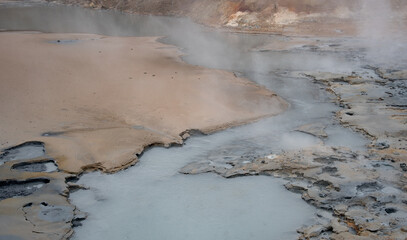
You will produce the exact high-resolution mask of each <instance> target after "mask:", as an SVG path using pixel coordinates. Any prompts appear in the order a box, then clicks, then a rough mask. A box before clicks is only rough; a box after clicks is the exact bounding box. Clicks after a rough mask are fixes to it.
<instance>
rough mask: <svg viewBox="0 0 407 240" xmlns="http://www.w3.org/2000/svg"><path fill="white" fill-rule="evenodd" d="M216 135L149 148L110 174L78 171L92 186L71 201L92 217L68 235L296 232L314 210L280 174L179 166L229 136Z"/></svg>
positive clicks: (264, 235) (275, 235)
mask: <svg viewBox="0 0 407 240" xmlns="http://www.w3.org/2000/svg"><path fill="white" fill-rule="evenodd" d="M220 135H222V136H218V135H217V134H215V135H211V136H206V137H194V138H192V139H190V140H188V141H187V144H186V145H185V146H183V147H181V148H171V149H163V148H154V149H152V150H150V151H148V152H146V153H145V154H144V155H143V157H142V159H141V162H140V163H139V164H137V166H136V167H132V168H130V169H127V170H125V171H122V172H119V173H116V174H112V175H105V174H100V173H91V174H86V175H85V176H83V177H81V179H80V181H79V183H80V184H85V185H87V186H91V189H90V190H88V191H78V192H75V193H73V194H72V195H71V200H72V202H73V203H74V204H75V205H77V206H78V207H79V208H80V209H84V210H86V211H87V212H89V213H90V216H89V218H88V219H87V220H86V221H84V222H83V227H78V228H76V234H75V236H74V238H73V239H134V238H139V239H146V240H147V239H241V240H243V239H295V238H296V235H297V233H296V231H295V229H297V228H298V227H299V226H301V225H302V224H305V223H312V221H313V212H314V211H315V210H314V208H313V207H311V206H309V205H308V204H306V203H305V202H304V201H303V200H301V198H300V196H299V195H298V194H294V193H291V192H288V191H287V190H285V188H284V187H283V186H282V184H283V180H276V179H273V178H270V177H264V176H258V177H245V178H233V179H224V178H222V177H220V176H217V175H215V174H202V175H195V176H188V175H182V174H179V173H178V170H179V169H180V168H182V167H183V166H184V165H185V164H187V163H188V162H190V161H193V160H196V159H198V158H200V157H201V156H202V155H203V154H206V153H208V151H212V150H214V149H216V148H217V147H218V146H220V144H222V142H224V141H225V140H226V139H225V138H228V136H225V135H224V134H220ZM226 135H227V134H226ZM229 135H231V134H229Z"/></svg>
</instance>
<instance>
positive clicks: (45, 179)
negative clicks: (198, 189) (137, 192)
mask: <svg viewBox="0 0 407 240" xmlns="http://www.w3.org/2000/svg"><path fill="white" fill-rule="evenodd" d="M58 39H60V37H59V38H58ZM328 45H329V47H327V46H328ZM328 45H327V44H326V43H325V42H323V41H319V40H317V41H313V40H312V41H310V40H309V39H306V40H305V42H304V39H301V38H300V39H299V40H298V41H296V39H295V38H294V40H293V41H288V42H283V43H282V44H281V45H280V46H277V47H276V48H274V47H275V46H276V45H266V46H262V47H260V48H258V49H256V50H257V51H270V52H278V51H292V52H296V51H313V52H321V53H323V52H324V51H326V48H328V49H329V51H332V49H334V51H336V52H337V53H338V54H344V55H346V54H348V53H349V49H348V48H347V47H346V46H341V45H337V43H335V42H333V43H330V44H328ZM354 49H357V48H354ZM354 49H352V51H355V50H354ZM361 53H363V51H362V52H358V50H356V53H355V52H353V53H351V54H349V55H353V54H361ZM369 64H371V63H369ZM406 70H407V67H406V66H399V67H398V68H397V69H392V68H390V67H387V66H380V65H375V64H371V65H368V66H365V68H358V67H355V69H354V71H353V72H348V73H330V72H308V71H292V70H291V71H281V72H280V71H278V72H275V73H274V74H276V75H281V76H284V77H290V78H304V77H306V78H309V79H311V80H313V81H314V82H315V83H316V84H320V85H321V86H322V87H323V88H325V89H326V90H327V91H328V92H330V93H332V94H333V97H332V102H334V103H335V104H337V105H338V106H340V107H341V108H342V109H341V110H340V111H337V112H336V117H337V120H338V121H339V122H340V123H341V124H342V125H343V126H345V127H348V128H352V129H354V130H356V131H358V132H360V133H361V134H363V135H365V136H366V137H368V138H369V139H371V141H370V145H369V146H368V148H367V149H366V150H360V151H354V150H351V149H347V148H343V147H337V146H327V145H326V144H324V143H323V141H324V139H329V138H330V135H329V134H326V132H325V126H324V124H319V123H316V124H311V125H303V126H298V128H296V129H292V130H293V131H300V132H305V133H307V134H309V135H311V136H314V137H315V138H318V139H321V140H322V144H320V145H318V146H313V147H310V148H307V149H302V150H296V151H289V150H288V151H284V152H281V153H276V154H271V155H267V156H264V157H256V156H254V157H253V156H251V157H250V158H242V159H240V160H234V161H226V162H224V161H220V162H216V161H215V164H214V162H213V161H212V160H211V161H207V160H202V161H199V162H195V163H191V164H189V165H187V166H185V167H184V168H183V169H181V170H180V172H181V173H184V174H199V173H205V172H215V173H217V174H219V175H221V176H223V177H226V178H231V177H239V176H246V175H267V176H273V177H283V178H285V179H288V180H289V181H290V182H289V183H288V184H286V186H285V187H286V188H287V189H288V190H290V191H293V192H297V193H300V194H301V195H302V198H303V199H304V200H305V201H307V202H308V203H310V204H311V205H313V206H316V207H317V208H319V209H321V211H320V212H318V217H319V220H318V221H319V223H318V224H316V225H313V226H308V227H306V228H301V229H299V230H298V232H299V233H300V234H301V238H303V239H324V238H330V239H401V240H404V239H405V236H406V234H407V233H406V231H407V229H406V227H407V219H406V216H407V202H406V200H405V199H407V194H406V191H407V189H406V187H405V186H406V184H407V173H406V171H407V167H406V164H407V162H406V161H407V160H406V156H407V153H406V141H407V139H406V137H405V131H406V130H405V129H406V110H405V101H406V92H405V87H406V85H405V83H406V81H407V74H406ZM245 84H247V83H245ZM263 116H264V115H261V116H260V117H263ZM260 117H256V118H254V119H250V120H249V121H243V122H250V121H252V120H255V119H258V118H260ZM243 122H236V124H235V123H232V124H230V123H227V124H226V125H222V124H221V125H218V126H216V127H209V128H205V127H204V128H195V127H194V128H191V129H200V130H201V131H202V132H204V133H212V132H214V131H217V130H221V129H224V128H227V127H230V126H235V125H240V124H241V123H243ZM137 126H139V125H137ZM383 126H386V127H383ZM153 129H154V128H153ZM88 131H89V129H86V128H85V129H80V130H79V132H88ZM90 131H92V129H91V130H90ZM44 132H45V131H42V132H41V133H44ZM193 132H194V131H191V130H190V131H188V130H185V129H184V130H183V131H178V132H177V134H175V135H174V136H176V137H178V138H179V140H180V141H181V142H182V141H183V140H185V139H186V138H187V137H189V135H191V133H193ZM47 133H58V134H48V135H51V136H48V137H54V138H55V137H58V136H60V135H61V134H62V135H67V136H68V137H75V134H77V133H76V130H75V131H56V130H52V131H51V132H50V131H47ZM70 134H71V135H72V136H70ZM48 137H47V138H48ZM42 138H44V137H42ZM42 138H38V139H39V140H41V139H42ZM96 138H98V136H96ZM33 140H34V139H33ZM170 142H171V141H169V142H167V143H164V145H165V146H170V145H171V143H170ZM181 142H178V144H181ZM18 143H20V142H18V141H16V144H18ZM172 143H173V142H172ZM2 144H3V145H4V143H3V142H2ZM48 144H51V145H52V143H51V142H49V143H48ZM161 144H162V143H161ZM154 145H156V142H153V143H150V144H147V145H143V149H144V148H145V147H147V146H148V147H151V146H154ZM8 146H10V145H8ZM27 147H29V148H30V147H33V148H34V149H28V150H24V149H25V148H27ZM51 148H52V146H51ZM143 149H142V150H141V151H139V152H138V155H137V156H140V154H142V152H143V151H144V150H143ZM27 151H28V152H34V154H36V155H35V156H34V157H33V158H32V157H29V160H27V159H22V158H21V156H19V154H23V155H24V154H27ZM45 152H46V153H47V154H48V155H45ZM62 152H64V151H62ZM65 152H66V151H65ZM55 156H57V155H53V153H52V151H48V148H47V143H46V145H45V148H44V145H43V143H42V142H41V141H37V142H27V143H25V144H22V145H17V146H16V147H11V148H7V149H5V151H3V153H2V155H1V156H0V159H1V160H2V163H3V164H2V165H1V166H0V171H1V172H2V174H1V176H2V180H1V184H0V187H4V186H8V187H7V189H8V190H7V191H8V193H6V195H7V194H9V195H10V196H12V195H20V196H24V195H27V196H29V197H28V198H25V197H23V198H8V197H9V195H7V196H6V195H4V197H7V199H5V200H2V201H1V203H2V205H3V204H4V205H3V206H4V207H2V208H1V209H2V213H3V212H4V213H5V214H2V218H3V219H2V220H1V221H0V222H1V223H2V224H3V223H7V224H8V223H9V222H10V220H11V219H13V221H16V224H15V227H13V228H9V227H8V225H7V226H6V225H4V226H1V229H7V231H3V230H2V235H3V236H12V235H13V234H15V233H16V232H18V231H20V233H19V234H20V236H26V237H28V238H31V239H32V238H33V236H32V232H31V230H30V229H33V230H32V231H34V232H35V233H36V234H38V239H66V238H69V236H70V235H71V234H72V227H74V226H76V225H77V224H78V221H80V220H83V219H85V218H86V214H84V213H82V212H80V211H78V210H77V209H76V208H75V207H74V206H72V205H71V204H70V203H69V202H68V201H67V197H68V196H69V192H70V191H75V190H77V189H85V188H86V186H80V185H77V184H75V181H76V180H77V178H78V177H79V176H80V174H81V173H82V172H84V171H85V172H86V171H94V170H102V171H107V172H116V171H118V170H120V169H123V168H126V167H128V166H131V165H133V164H134V163H135V161H131V162H130V163H129V164H125V165H121V167H119V168H114V167H113V168H106V167H104V166H103V165H101V164H99V163H95V164H88V165H86V166H85V167H82V169H81V170H80V171H78V170H74V171H73V170H67V168H66V167H64V168H63V170H64V171H60V170H58V171H56V170H55V169H54V170H52V167H50V166H48V167H46V166H45V165H41V164H46V163H51V164H52V163H54V164H57V165H58V157H55ZM35 164H37V166H36V165H35ZM38 164H39V165H38ZM24 165H26V168H25V169H24V168H21V166H24ZM30 165H31V167H30ZM225 165H226V166H227V167H225ZM47 169H48V170H49V172H48V170H47ZM108 169H109V170H108ZM66 172H72V173H74V174H69V173H66ZM78 173H79V175H78ZM11 185H12V187H10V186H11ZM21 186H22V188H21ZM22 189H23V190H22ZM27 189H28V190H27ZM44 199H47V200H46V201H45V200H44ZM16 206H20V207H19V208H18V209H19V210H15V209H17V208H16ZM11 209H14V210H13V211H12V210H11ZM20 210H21V211H20ZM21 213H23V215H24V219H21V218H18V216H20V215H21ZM49 214H50V215H52V216H53V217H51V218H50V217H47V216H48V215H49ZM50 222H52V224H50ZM22 229H23V230H22Z"/></svg>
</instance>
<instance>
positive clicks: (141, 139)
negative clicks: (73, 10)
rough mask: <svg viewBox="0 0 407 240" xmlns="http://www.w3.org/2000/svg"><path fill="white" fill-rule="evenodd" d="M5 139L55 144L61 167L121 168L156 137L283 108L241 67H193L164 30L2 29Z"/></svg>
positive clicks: (177, 136) (163, 140) (0, 131)
mask: <svg viewBox="0 0 407 240" xmlns="http://www.w3.org/2000/svg"><path fill="white" fill-rule="evenodd" d="M0 72H1V73H2V75H1V76H2V77H1V82H0V102H1V104H0V112H1V114H0V123H1V125H0V126H1V127H0V144H1V147H2V148H5V147H9V146H13V145H16V144H19V143H21V142H25V141H31V140H38V141H42V142H45V143H46V149H47V151H48V153H49V154H50V155H51V156H52V157H54V158H55V159H56V161H57V163H58V166H59V168H60V169H62V170H64V171H67V172H81V171H82V170H83V169H86V168H97V169H101V170H103V171H108V172H112V171H116V170H119V169H121V168H122V167H125V166H128V165H130V164H132V163H134V162H135V161H136V160H137V156H136V155H137V154H139V153H141V152H142V150H143V149H144V147H146V146H149V145H151V144H163V145H170V144H171V143H182V140H183V138H184V137H186V136H187V135H182V136H181V134H182V133H184V132H185V131H186V130H188V129H199V130H201V131H203V132H212V131H215V130H218V129H223V128H226V127H230V126H234V125H238V124H243V123H247V122H250V121H253V120H255V119H258V118H261V117H265V116H271V115H275V114H278V113H280V112H282V111H283V110H284V109H285V108H286V107H287V103H286V102H284V100H282V99H281V98H279V97H278V96H276V95H275V94H274V93H273V92H270V91H268V90H267V89H265V88H262V87H259V86H257V85H255V84H253V83H251V82H250V81H248V80H246V79H242V78H238V77H236V76H235V75H234V74H232V73H229V72H226V71H221V70H211V69H205V68H202V67H197V66H192V65H188V64H186V63H184V62H182V61H181V59H180V53H179V52H178V50H177V49H176V48H174V47H171V46H167V45H164V44H161V43H158V42H156V38H135V37H128V38H118V37H104V36H98V35H85V34H82V35H78V34H41V33H1V34H0Z"/></svg>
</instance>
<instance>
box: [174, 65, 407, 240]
mask: <svg viewBox="0 0 407 240" xmlns="http://www.w3.org/2000/svg"><path fill="white" fill-rule="evenodd" d="M366 70H367V71H368V72H369V71H374V72H375V74H376V75H375V74H373V77H372V75H369V76H366V73H364V71H362V72H360V73H357V72H354V73H352V74H349V75H346V74H333V73H328V72H302V73H296V72H291V73H289V74H290V75H291V76H307V77H310V78H311V79H313V80H314V81H316V82H317V83H321V84H323V85H324V86H326V87H327V91H329V92H331V93H333V94H334V96H335V98H333V101H334V102H335V103H337V104H338V105H339V106H341V107H342V110H340V111H338V112H337V114H336V117H337V118H338V120H339V121H340V123H341V124H342V125H344V126H346V127H350V128H352V129H354V130H355V131H358V132H360V133H361V134H363V135H365V136H366V137H368V138H369V139H370V140H371V143H370V145H369V146H368V148H367V149H366V150H363V151H359V152H354V151H351V150H350V149H347V148H343V147H329V146H325V145H324V144H321V145H319V146H314V147H311V148H308V149H304V150H299V151H288V152H283V153H280V154H271V155H268V156H265V157H260V158H256V159H250V160H248V159H238V160H233V161H230V162H226V163H223V164H221V163H217V162H213V161H207V160H202V161H199V162H194V163H191V164H189V165H187V166H185V167H184V168H182V169H181V170H180V172H181V173H184V174H199V173H205V172H214V173H217V174H219V175H221V176H223V177H226V178H230V177H238V176H246V175H270V176H274V177H283V178H285V179H287V180H288V183H287V184H286V185H285V187H286V188H287V189H288V190H290V191H293V192H297V193H300V194H301V195H302V198H303V199H304V200H305V201H307V202H308V203H310V204H312V205H314V206H316V207H317V208H319V209H321V212H318V213H317V216H318V222H319V223H318V224H316V225H312V226H307V227H303V228H300V229H298V230H297V231H298V233H300V234H301V237H300V239H399V240H405V239H406V236H407V233H406V226H407V187H406V186H407V167H406V166H407V151H406V150H407V149H406V148H407V138H406V136H407V135H406V129H407V121H406V120H407V114H406V113H407V112H406V108H405V106H404V104H405V102H406V101H407V99H406V96H407V95H406V91H405V90H406V85H405V84H406V81H407V75H406V74H405V71H404V70H383V69H378V68H373V67H370V66H367V67H366ZM298 74H299V75H298ZM295 130H296V131H303V132H306V133H309V134H312V135H314V136H316V137H324V138H325V137H328V138H329V136H325V135H324V134H323V133H324V132H323V131H322V130H323V126H320V124H318V123H316V124H311V125H304V126H301V127H299V128H298V129H295ZM321 134H322V136H321Z"/></svg>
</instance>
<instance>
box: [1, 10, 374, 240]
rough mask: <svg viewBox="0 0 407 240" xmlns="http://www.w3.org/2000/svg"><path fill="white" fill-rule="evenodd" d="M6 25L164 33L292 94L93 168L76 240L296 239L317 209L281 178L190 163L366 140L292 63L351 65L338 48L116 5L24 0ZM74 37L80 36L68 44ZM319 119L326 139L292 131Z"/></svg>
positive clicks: (197, 56) (202, 57)
mask: <svg viewBox="0 0 407 240" xmlns="http://www.w3.org/2000/svg"><path fill="white" fill-rule="evenodd" d="M0 29H4V30H29V31H42V32H67V33H68V32H69V33H96V34H102V35H113V36H163V38H162V39H160V41H162V42H165V43H167V44H171V45H175V46H177V47H178V48H179V49H180V51H182V53H183V54H184V57H183V59H184V60H185V61H186V62H188V63H190V64H195V65H201V66H205V67H211V68H219V69H226V70H229V71H233V72H235V74H237V75H242V76H245V77H248V78H249V79H250V80H252V81H255V82H257V83H258V84H261V85H263V86H265V87H267V88H270V89H271V90H273V91H275V92H276V93H277V94H278V95H280V96H282V97H283V98H284V99H285V100H287V101H288V102H289V103H290V104H291V106H290V108H289V110H288V111H287V112H285V113H283V114H281V115H279V116H276V117H273V118H269V119H263V120H261V121H258V122H256V123H253V124H249V125H246V126H241V127H236V128H232V129H228V130H225V131H222V132H218V133H215V134H212V135H209V136H193V137H191V138H190V139H189V140H187V141H186V143H185V145H184V146H182V147H172V148H169V149H164V148H158V147H156V148H153V149H150V150H148V151H146V152H145V153H144V154H143V156H142V157H141V158H140V162H139V163H138V164H137V165H136V166H133V167H131V168H129V169H127V170H124V171H121V172H119V173H116V174H110V175H107V174H101V173H97V172H96V173H89V174H85V175H83V176H81V178H80V180H79V182H78V183H80V184H83V185H84V186H86V187H89V190H80V191H77V192H74V193H72V194H71V196H70V200H71V201H72V203H73V204H75V205H76V206H77V207H78V208H79V209H80V210H82V211H84V212H87V213H88V214H89V216H88V218H87V219H86V220H85V221H83V222H82V225H81V226H78V227H76V228H75V234H74V237H73V238H74V239H134V238H137V239H146V240H147V239H151V240H152V239H294V238H296V234H297V233H296V229H297V228H299V227H301V226H302V225H303V224H308V225H309V224H312V221H313V219H314V215H315V212H316V209H315V208H313V207H311V206H310V205H308V204H307V203H306V202H304V201H303V200H301V198H300V195H299V194H294V193H291V192H288V191H287V190H285V188H284V187H283V184H284V180H283V179H276V178H272V177H266V176H250V177H240V178H233V179H224V178H222V177H220V176H217V175H214V174H201V175H195V176H190V175H183V174H181V173H179V172H178V171H179V170H180V169H181V168H182V167H184V166H185V165H187V164H188V163H191V162H194V161H198V160H202V159H214V160H216V162H217V163H219V162H222V161H224V162H225V164H226V162H227V161H230V160H233V159H238V158H247V159H248V160H250V159H253V158H256V157H259V156H265V155H268V154H272V153H277V154H278V153H280V152H281V151H284V150H291V149H301V148H304V147H308V146H314V145H318V144H321V143H322V142H324V143H325V144H327V145H334V146H345V147H350V148H352V149H354V150H359V149H363V148H364V146H365V144H366V143H367V141H366V140H365V139H364V138H362V137H361V136H360V135H358V134H356V133H354V132H352V131H351V130H349V129H345V128H343V127H341V126H340V125H339V123H338V122H337V121H335V120H334V112H335V111H337V110H338V106H335V105H334V104H332V103H329V102H330V101H329V100H330V99H331V98H332V97H333V96H330V95H329V94H328V93H326V91H325V90H324V89H323V88H322V87H321V86H319V85H316V84H314V83H312V82H311V80H309V79H307V78H304V77H298V76H297V77H295V76H293V75H290V74H287V72H290V71H293V70H297V71H299V70H301V71H307V70H319V71H329V72H342V71H349V70H350V69H351V67H352V66H353V65H354V64H355V62H350V61H349V60H347V59H346V58H345V56H341V55H337V54H334V53H326V54H322V55H321V54H320V53H314V52H309V51H304V52H297V53H292V52H284V51H281V52H267V51H257V50H256V49H257V48H258V47H261V46H262V45H263V44H264V43H265V42H267V41H268V40H269V39H271V38H283V37H281V36H273V35H249V34H237V33H225V32H219V31H214V30H212V29H208V28H205V27H202V26H200V25H197V24H194V23H192V22H191V21H189V20H186V19H182V18H169V17H153V16H138V15H128V14H123V13H119V12H114V11H97V10H87V9H82V8H77V7H69V6H59V5H46V4H27V5H25V6H20V5H17V6H15V5H11V6H10V5H8V6H3V7H1V8H0ZM69 44H75V42H70V43H69ZM314 122H321V123H323V124H325V125H326V126H327V128H326V132H327V134H328V138H327V139H326V140H321V139H319V138H317V137H314V136H311V135H309V134H305V133H301V132H297V131H294V130H295V129H296V128H297V127H299V126H301V125H304V124H309V123H314Z"/></svg>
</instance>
